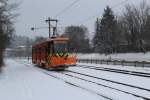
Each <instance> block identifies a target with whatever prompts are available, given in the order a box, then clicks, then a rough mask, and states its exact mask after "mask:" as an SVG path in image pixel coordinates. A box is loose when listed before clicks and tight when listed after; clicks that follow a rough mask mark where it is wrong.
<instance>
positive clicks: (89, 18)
mask: <svg viewBox="0 0 150 100" xmlns="http://www.w3.org/2000/svg"><path fill="white" fill-rule="evenodd" d="M127 1H128V0H123V1H121V2H119V3H117V4H116V5H114V6H112V7H110V8H111V9H114V8H116V7H118V6H120V5H122V4H124V3H126V2H127ZM99 15H100V14H99V13H97V14H95V15H93V16H90V17H88V18H86V19H84V20H82V21H80V22H79V24H80V23H85V22H88V21H89V20H92V19H94V18H96V17H98V16H99Z"/></svg>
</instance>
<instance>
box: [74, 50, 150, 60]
mask: <svg viewBox="0 0 150 100" xmlns="http://www.w3.org/2000/svg"><path fill="white" fill-rule="evenodd" d="M77 58H78V59H98V60H108V59H109V60H126V61H148V62H149V61H150V52H148V53H145V54H144V53H118V54H110V55H105V54H97V53H91V54H77Z"/></svg>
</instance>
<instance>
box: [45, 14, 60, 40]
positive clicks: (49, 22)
mask: <svg viewBox="0 0 150 100" xmlns="http://www.w3.org/2000/svg"><path fill="white" fill-rule="evenodd" d="M45 21H46V22H48V25H49V38H51V28H53V34H52V37H53V36H56V32H57V22H58V20H57V19H51V18H50V17H49V18H48V19H47V20H45ZM51 22H56V23H55V26H51Z"/></svg>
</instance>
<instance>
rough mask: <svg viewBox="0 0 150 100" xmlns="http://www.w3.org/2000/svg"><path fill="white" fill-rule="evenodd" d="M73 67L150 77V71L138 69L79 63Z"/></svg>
mask: <svg viewBox="0 0 150 100" xmlns="http://www.w3.org/2000/svg"><path fill="white" fill-rule="evenodd" d="M71 67H81V68H88V69H94V70H101V71H107V72H114V73H121V74H128V75H134V76H141V77H147V78H150V73H144V72H137V71H129V70H121V69H113V68H105V67H95V66H86V65H77V66H71Z"/></svg>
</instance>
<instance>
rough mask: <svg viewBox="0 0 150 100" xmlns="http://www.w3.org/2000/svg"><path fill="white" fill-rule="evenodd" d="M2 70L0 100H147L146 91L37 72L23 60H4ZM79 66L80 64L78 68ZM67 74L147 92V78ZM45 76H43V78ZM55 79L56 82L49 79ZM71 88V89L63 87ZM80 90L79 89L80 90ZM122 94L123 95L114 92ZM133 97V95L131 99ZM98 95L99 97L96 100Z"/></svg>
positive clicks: (91, 72)
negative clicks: (144, 98)
mask: <svg viewBox="0 0 150 100" xmlns="http://www.w3.org/2000/svg"><path fill="white" fill-rule="evenodd" d="M5 62H6V67H5V68H4V70H3V73H1V74H0V99H1V100H107V98H105V97H108V98H111V99H112V100H143V98H140V97H136V96H135V95H138V96H144V97H147V98H150V91H146V90H141V89H137V88H133V87H129V86H124V85H121V84H116V83H111V82H107V81H104V80H100V79H95V78H91V77H88V76H84V75H79V74H76V73H71V72H52V71H47V70H44V69H40V68H37V67H35V66H34V65H32V63H31V62H28V61H27V60H26V59H22V60H21V59H7V60H6V61H5ZM80 65H83V64H80ZM84 65H88V66H97V67H98V66H101V67H106V68H109V67H111V68H115V67H117V69H122V70H134V71H140V72H147V73H150V69H149V68H146V69H143V68H135V67H131V66H125V67H122V66H119V65H117V66H114V65H100V64H99V65H98V64H84ZM68 70H70V71H75V72H78V73H84V74H88V75H92V76H95V77H99V78H104V79H108V80H112V81H116V82H121V83H124V84H128V85H133V86H138V87H141V88H145V89H148V90H149V89H150V86H149V84H150V78H144V77H140V76H132V75H125V74H120V73H113V72H106V71H98V70H93V69H86V68H80V67H69V68H68ZM45 73H47V74H45ZM48 74H49V75H52V76H55V77H58V78H60V79H62V80H58V79H56V78H53V77H51V76H49V75H48ZM66 74H69V75H72V76H75V77H80V78H83V79H85V80H90V81H92V82H96V83H99V84H102V85H106V86H109V87H113V88H115V89H111V88H108V87H104V86H102V85H97V84H94V83H90V82H87V81H83V80H80V79H77V78H75V77H70V76H67V75H66ZM63 80H65V81H66V82H70V83H72V84H75V85H76V86H79V87H75V86H72V85H69V84H67V83H65V82H64V81H63ZM80 87H82V88H80ZM118 90H122V91H126V92H127V93H124V92H121V91H118ZM132 94H135V95H132ZM100 95H101V96H100Z"/></svg>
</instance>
